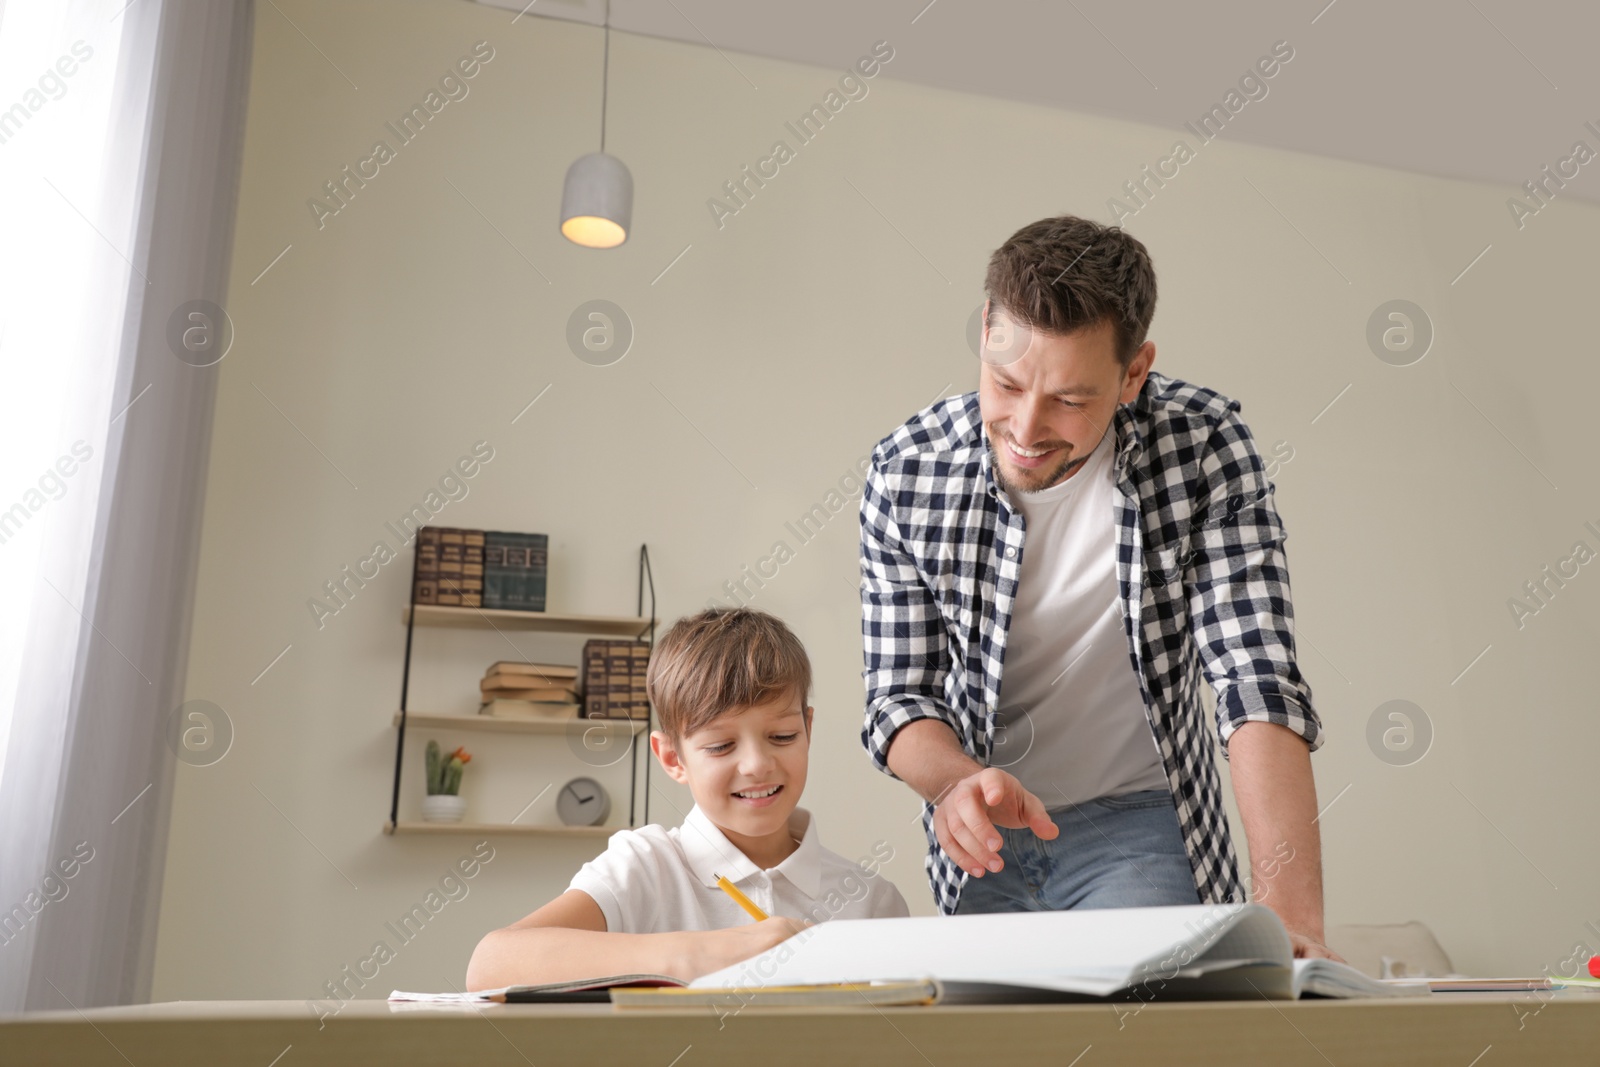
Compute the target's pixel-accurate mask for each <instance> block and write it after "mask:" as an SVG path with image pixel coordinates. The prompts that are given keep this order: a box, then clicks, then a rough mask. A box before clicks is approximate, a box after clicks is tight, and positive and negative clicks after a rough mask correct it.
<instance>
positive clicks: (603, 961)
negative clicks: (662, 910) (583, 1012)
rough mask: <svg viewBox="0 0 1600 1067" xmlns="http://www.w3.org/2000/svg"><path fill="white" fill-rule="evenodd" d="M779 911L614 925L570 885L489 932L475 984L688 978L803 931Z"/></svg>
mask: <svg viewBox="0 0 1600 1067" xmlns="http://www.w3.org/2000/svg"><path fill="white" fill-rule="evenodd" d="M800 929H801V924H800V923H799V922H798V921H797V920H795V919H791V918H788V917H787V916H782V915H777V916H773V917H772V918H770V919H768V920H766V921H765V922H759V923H750V924H748V925H745V926H734V927H730V928H728V929H726V930H684V931H674V932H672V933H660V934H625V933H610V932H608V931H607V930H606V917H605V914H604V913H603V912H602V911H601V910H600V905H598V904H596V903H595V902H594V898H593V897H591V896H590V895H589V894H588V893H585V892H584V891H583V890H581V889H569V890H567V891H566V892H565V893H563V894H561V895H560V896H559V897H557V898H556V899H555V900H552V901H551V902H550V903H548V904H546V905H545V906H544V907H542V908H540V909H539V910H537V911H535V912H534V913H533V914H531V915H528V916H527V917H526V918H523V919H520V920H518V921H517V922H514V923H512V924H511V925H510V926H507V927H505V928H504V929H500V930H491V931H490V932H489V933H487V934H485V935H484V937H483V940H481V941H479V942H478V947H477V948H476V949H475V950H473V953H472V961H471V962H470V963H468V964H467V981H466V987H467V989H468V991H470V992H475V991H477V990H481V989H499V988H501V987H503V986H508V985H543V984H545V983H547V982H570V981H575V980H577V979H581V978H602V977H606V976H609V975H614V974H665V975H669V976H671V977H673V978H679V979H682V980H683V981H685V982H687V981H690V980H692V979H695V978H698V977H700V976H701V975H702V974H709V973H711V972H712V971H715V970H718V969H720V968H722V967H727V966H731V965H732V964H735V963H738V962H739V961H740V960H745V959H749V958H750V957H751V956H757V955H760V954H761V953H762V952H765V951H766V950H767V949H769V948H771V947H772V946H774V945H776V944H778V943H779V942H781V941H784V940H786V939H788V938H790V937H793V936H794V935H795V934H797V933H799V932H800Z"/></svg>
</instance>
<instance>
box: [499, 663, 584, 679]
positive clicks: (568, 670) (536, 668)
mask: <svg viewBox="0 0 1600 1067" xmlns="http://www.w3.org/2000/svg"><path fill="white" fill-rule="evenodd" d="M494 674H537V675H540V676H541V677H544V678H576V677H577V676H578V668H577V667H575V666H573V665H572V664H570V663H522V662H519V661H517V660H508V659H503V660H500V661H499V662H498V663H494V664H491V665H490V666H489V669H488V670H487V671H485V672H484V677H488V676H490V675H494Z"/></svg>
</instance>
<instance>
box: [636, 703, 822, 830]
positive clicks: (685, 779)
mask: <svg viewBox="0 0 1600 1067" xmlns="http://www.w3.org/2000/svg"><path fill="white" fill-rule="evenodd" d="M811 714H812V709H810V708H802V707H801V706H800V697H799V695H798V694H795V693H790V694H786V695H784V696H782V697H778V698H775V699H773V700H769V701H768V702H766V703H764V704H755V705H751V706H750V707H747V708H738V709H734V710H731V711H728V712H726V713H724V714H722V715H719V716H717V717H716V718H715V719H713V720H712V721H711V722H709V723H707V724H706V725H705V726H702V727H701V728H700V729H698V730H695V731H693V732H692V733H688V734H685V735H684V736H683V737H682V738H680V739H678V740H677V741H675V742H674V741H672V740H670V739H669V738H667V736H666V735H665V734H664V733H662V732H661V731H659V730H658V731H656V732H655V734H654V735H652V737H651V744H652V747H653V748H654V749H655V752H656V755H657V756H658V757H659V758H660V760H661V765H662V766H663V767H664V768H665V769H666V772H667V774H668V775H670V776H671V777H672V779H673V780H674V781H676V782H681V783H683V784H684V785H687V786H688V787H689V792H690V793H692V794H693V795H694V800H695V803H696V804H698V805H699V806H700V810H701V811H703V812H705V814H706V817H707V818H709V819H710V820H711V821H712V822H713V823H715V824H716V826H717V827H718V828H719V829H720V830H722V832H723V833H724V834H726V835H727V837H728V840H730V841H732V842H733V843H734V844H735V845H737V846H739V847H740V848H742V849H745V851H746V852H747V853H749V852H751V851H757V850H765V848H766V846H768V845H770V843H771V841H772V840H775V839H778V840H782V839H787V838H788V833H789V832H788V823H789V814H790V812H792V811H794V808H795V805H796V804H798V803H799V802H800V794H801V792H802V791H803V790H804V789H805V787H806V769H807V764H808V758H807V757H808V755H809V752H808V750H809V748H810V742H811V737H810V730H811Z"/></svg>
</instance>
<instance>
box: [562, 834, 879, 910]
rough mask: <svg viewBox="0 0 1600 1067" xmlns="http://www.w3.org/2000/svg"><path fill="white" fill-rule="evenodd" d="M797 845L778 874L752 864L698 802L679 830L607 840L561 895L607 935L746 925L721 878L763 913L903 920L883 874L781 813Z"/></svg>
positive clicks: (630, 835) (781, 865)
mask: <svg viewBox="0 0 1600 1067" xmlns="http://www.w3.org/2000/svg"><path fill="white" fill-rule="evenodd" d="M789 832H790V834H791V835H792V836H793V837H794V839H795V840H796V841H798V842H799V843H800V847H799V848H797V849H795V850H794V851H793V852H792V853H790V854H789V856H788V858H787V859H785V860H784V861H783V862H782V863H779V864H778V865H777V866H776V867H772V868H770V869H767V870H762V869H761V868H759V867H757V866H756V865H755V863H754V862H752V861H751V860H750V858H749V857H748V856H746V855H745V854H744V853H743V852H741V851H740V850H739V849H738V847H737V846H735V845H734V844H733V842H731V841H729V840H728V839H727V837H726V836H724V835H723V833H722V831H721V830H719V829H717V827H716V824H714V823H713V822H712V821H711V820H710V819H708V818H706V816H705V813H704V812H702V811H701V810H700V806H699V805H698V804H697V805H695V806H694V807H693V808H692V809H690V811H689V814H688V815H687V816H686V817H685V818H684V820H683V825H682V826H681V827H674V828H672V829H670V830H669V829H666V828H665V827H662V826H656V825H650V826H641V827H639V828H638V829H636V830H620V831H618V832H617V833H614V834H612V835H611V837H610V839H609V841H608V842H607V844H606V850H605V851H604V852H602V853H601V854H600V855H599V856H596V857H595V858H594V859H592V860H590V861H589V862H588V863H585V864H584V865H583V866H582V867H581V868H579V870H578V873H577V874H575V875H573V877H572V884H571V885H570V886H569V887H568V888H569V889H581V890H583V891H584V892H585V893H588V894H589V895H590V896H591V897H593V898H594V902H595V903H596V904H598V905H600V910H601V912H603V913H604V914H605V917H606V929H607V930H608V931H611V932H614V933H628V934H654V933H666V932H669V931H675V930H720V929H723V928H725V927H729V926H738V925H741V924H744V923H748V922H750V916H748V915H746V914H745V912H744V910H743V909H742V908H740V907H739V905H737V904H735V903H734V902H733V899H732V898H731V897H729V896H728V894H726V893H724V892H723V891H722V890H721V889H720V888H718V886H717V875H719V874H720V875H723V876H724V877H726V878H727V879H728V881H730V882H732V883H733V884H734V885H735V886H737V887H738V888H739V891H740V892H742V893H743V894H744V895H745V896H747V897H749V898H750V900H751V902H752V903H753V904H755V905H756V907H758V908H760V909H761V910H762V911H764V912H766V913H767V914H768V915H787V916H789V917H790V918H792V919H806V920H810V921H812V922H821V921H823V920H826V919H874V918H885V917H892V916H900V915H908V914H910V909H909V908H907V907H906V900H905V897H903V896H901V895H900V890H899V889H897V888H895V885H894V883H893V882H891V881H889V879H888V878H887V877H885V876H884V874H883V873H882V871H879V872H877V873H875V874H874V873H869V872H868V871H867V870H866V868H864V867H862V866H860V865H859V864H856V863H852V862H851V861H850V860H847V859H845V858H844V857H843V856H841V855H839V854H838V853H837V852H834V851H832V850H830V849H827V848H824V847H823V846H822V842H821V840H820V839H819V838H818V835H817V828H816V820H814V819H813V818H812V817H811V813H810V812H809V811H807V810H806V809H805V808H800V807H797V808H795V809H794V812H793V813H792V814H791V815H790V816H789Z"/></svg>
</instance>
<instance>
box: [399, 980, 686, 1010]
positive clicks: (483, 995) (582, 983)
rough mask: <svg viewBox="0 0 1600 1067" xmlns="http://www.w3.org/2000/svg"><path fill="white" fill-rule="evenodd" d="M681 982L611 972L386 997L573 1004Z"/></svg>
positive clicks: (401, 992)
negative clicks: (626, 989)
mask: <svg viewBox="0 0 1600 1067" xmlns="http://www.w3.org/2000/svg"><path fill="white" fill-rule="evenodd" d="M682 985H683V981H682V980H681V979H678V978H673V977H671V976H670V975H665V974H613V975H607V976H605V977H600V978H579V979H576V980H574V981H570V982H549V983H546V984H544V985H508V986H501V987H500V988H499V989H480V990H478V991H476V992H472V993H407V992H405V991H404V990H400V989H396V990H394V991H393V992H392V993H390V994H389V999H390V1000H410V1001H421V1002H424V1003H428V1004H543V1003H561V1004H566V1003H573V1002H583V1001H590V1000H593V1001H600V1002H601V1003H604V1002H605V1001H608V1000H610V999H611V994H610V991H611V990H612V989H617V988H624V987H638V988H648V987H651V986H679V987H681V986H682Z"/></svg>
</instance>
